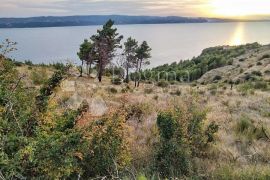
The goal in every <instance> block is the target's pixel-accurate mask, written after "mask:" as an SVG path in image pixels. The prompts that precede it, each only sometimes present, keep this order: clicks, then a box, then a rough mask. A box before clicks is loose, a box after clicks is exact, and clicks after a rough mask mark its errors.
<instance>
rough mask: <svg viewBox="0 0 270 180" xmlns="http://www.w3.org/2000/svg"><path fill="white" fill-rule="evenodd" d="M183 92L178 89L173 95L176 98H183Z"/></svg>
mask: <svg viewBox="0 0 270 180" xmlns="http://www.w3.org/2000/svg"><path fill="white" fill-rule="evenodd" d="M181 94H182V92H181V91H180V90H179V89H177V90H176V91H175V92H171V95H175V96H181Z"/></svg>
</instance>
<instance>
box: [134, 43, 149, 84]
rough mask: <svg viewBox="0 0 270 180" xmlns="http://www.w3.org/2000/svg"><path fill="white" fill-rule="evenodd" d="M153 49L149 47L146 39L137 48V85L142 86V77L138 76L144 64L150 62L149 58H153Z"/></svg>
mask: <svg viewBox="0 0 270 180" xmlns="http://www.w3.org/2000/svg"><path fill="white" fill-rule="evenodd" d="M151 50H152V49H151V48H150V47H149V45H148V44H147V42H146V41H143V43H142V44H141V45H140V46H139V47H138V48H137V50H136V57H137V61H136V77H135V87H139V86H140V78H139V77H138V73H141V71H142V66H143V65H149V64H150V61H149V59H150V58H151V54H150V52H151Z"/></svg>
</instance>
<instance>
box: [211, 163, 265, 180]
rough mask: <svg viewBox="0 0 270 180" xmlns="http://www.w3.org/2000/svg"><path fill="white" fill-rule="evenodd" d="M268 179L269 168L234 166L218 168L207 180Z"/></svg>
mask: <svg viewBox="0 0 270 180" xmlns="http://www.w3.org/2000/svg"><path fill="white" fill-rule="evenodd" d="M269 178H270V168H269V166H259V165H249V166H245V167H243V168H241V167H239V166H236V165H235V164H229V165H225V166H221V167H218V168H217V169H216V170H215V171H214V172H212V173H211V177H210V178H209V179H219V180H234V179H241V180H255V179H256V180H268V179H269Z"/></svg>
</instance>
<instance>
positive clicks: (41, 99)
mask: <svg viewBox="0 0 270 180" xmlns="http://www.w3.org/2000/svg"><path fill="white" fill-rule="evenodd" d="M65 73H66V70H62V71H57V72H55V73H54V74H53V76H52V77H51V78H50V79H49V80H48V81H47V83H46V84H45V85H44V86H43V87H42V88H41V89H40V95H38V96H37V97H36V105H37V107H38V109H39V111H44V110H45V109H46V107H47V103H48V102H47V101H48V99H49V97H50V95H52V93H53V90H54V89H55V88H56V87H57V86H59V84H60V82H61V80H62V79H63V78H64V75H65Z"/></svg>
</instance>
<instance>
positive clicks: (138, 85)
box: [137, 60, 142, 87]
mask: <svg viewBox="0 0 270 180" xmlns="http://www.w3.org/2000/svg"><path fill="white" fill-rule="evenodd" d="M141 69H142V60H140V65H139V74H141ZM140 81H141V78H139V80H138V84H137V87H140Z"/></svg>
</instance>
